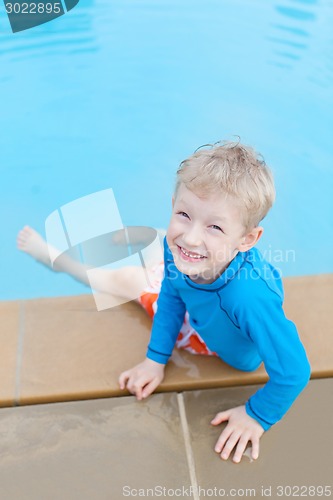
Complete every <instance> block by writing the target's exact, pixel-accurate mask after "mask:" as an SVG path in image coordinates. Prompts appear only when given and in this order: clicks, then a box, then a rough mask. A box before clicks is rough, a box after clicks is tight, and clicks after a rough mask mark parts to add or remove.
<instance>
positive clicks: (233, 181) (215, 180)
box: [175, 141, 275, 229]
mask: <svg viewBox="0 0 333 500" xmlns="http://www.w3.org/2000/svg"><path fill="white" fill-rule="evenodd" d="M206 146H210V147H209V149H201V148H203V147H206ZM201 148H199V149H197V150H196V151H195V152H194V153H193V155H192V156H190V157H189V158H187V159H186V160H184V161H182V163H181V164H180V166H179V168H178V170H177V180H176V186H175V197H176V195H177V191H178V188H179V186H180V184H181V183H184V184H185V186H186V187H187V189H190V190H191V191H192V192H194V193H195V194H197V195H198V196H200V197H203V198H205V197H207V196H209V195H212V194H216V193H221V194H224V195H229V196H231V197H233V198H234V199H235V200H236V201H237V203H238V204H239V208H240V211H241V216H242V222H243V225H244V227H245V228H246V229H252V228H254V227H256V226H257V225H258V224H259V222H260V221H261V220H262V219H263V218H264V217H265V216H266V215H267V213H268V211H269V209H270V208H271V207H272V205H273V203H274V200H275V188H274V181H273V175H272V173H271V171H270V170H269V168H268V167H267V165H266V163H265V161H264V159H263V158H262V157H261V156H259V155H258V154H257V153H256V152H255V151H254V149H252V148H251V147H249V146H244V145H243V144H241V143H239V142H238V143H236V142H228V141H224V142H218V143H215V144H213V145H211V144H206V145H205V146H201Z"/></svg>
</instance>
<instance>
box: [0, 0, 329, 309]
mask: <svg viewBox="0 0 333 500" xmlns="http://www.w3.org/2000/svg"><path fill="white" fill-rule="evenodd" d="M332 25H333V4H332V2H330V1H329V0H326V1H325V0H322V1H319V0H318V1H316V0H307V1H306V0H281V1H278V0H274V1H271V0H267V1H265V2H259V1H257V2H248V1H245V0H244V1H241V0H224V1H222V2H221V1H220V0H207V1H205V2H203V1H198V0H191V1H189V0H187V1H184V2H176V1H175V0H170V1H163V0H161V1H159V2H152V1H151V2H147V1H145V2H143V1H141V0H135V1H134V0H132V1H128V0H122V1H120V0H114V1H113V2H109V1H107V0H96V1H93V0H80V2H79V4H78V5H77V6H76V7H75V8H74V9H73V10H72V11H70V12H69V13H68V14H66V15H65V16H62V17H60V18H58V19H56V20H54V21H52V22H50V23H47V24H44V25H42V26H40V27H37V28H33V29H30V30H27V31H23V32H20V33H16V34H12V32H11V30H10V25H9V22H8V19H7V17H6V14H5V12H4V9H2V10H1V11H0V33H1V34H0V42H1V53H0V96H1V97H0V99H1V110H0V123H1V135H0V171H1V182H0V203H1V212H0V214H1V215H0V217H1V261H0V273H1V274H0V275H1V287H0V288H1V289H0V299H2V300H7V299H18V298H32V297H41V296H56V295H72V294H79V293H87V288H85V287H84V286H83V285H80V284H78V283H76V282H74V281H72V280H71V279H70V278H68V277H66V276H62V275H54V274H53V273H52V272H51V271H48V270H46V269H45V268H43V267H42V266H40V265H38V264H37V263H36V262H34V261H33V260H32V259H31V258H30V257H28V256H26V255H25V254H23V253H21V252H19V251H18V250H17V249H16V242H15V240H16V234H17V232H18V230H19V229H20V228H21V227H23V226H24V225H25V224H29V225H31V226H33V227H35V228H36V229H37V230H38V231H40V232H41V233H42V234H45V232H44V231H45V229H44V223H45V220H46V218H47V217H48V215H49V214H50V213H51V212H53V211H54V210H57V209H58V208H59V207H61V206H62V205H64V204H66V203H68V202H70V201H73V200H75V199H77V198H80V197H83V196H86V195H88V194H90V193H94V192H97V191H101V190H104V189H108V188H112V189H113V191H114V195H115V197H116V200H117V203H118V207H119V211H120V214H121V217H122V220H123V223H124V224H126V225H132V226H135V225H147V226H153V227H166V226H167V223H168V219H169V215H170V207H171V195H172V188H173V182H174V174H175V171H176V169H177V167H178V164H179V163H180V162H181V161H182V160H183V159H184V158H186V157H187V156H188V155H190V154H191V153H192V152H193V151H194V150H195V149H196V148H197V147H198V146H200V145H202V144H205V143H208V142H215V141H218V140H220V139H234V138H235V136H240V137H241V140H242V141H243V142H244V143H247V144H251V145H253V146H254V147H255V148H256V149H257V150H259V151H260V152H261V153H262V154H263V156H264V158H265V159H266V161H267V163H268V164H269V165H271V167H272V169H273V172H274V175H275V179H276V187H277V193H278V196H277V202H276V204H275V206H274V208H273V209H272V211H271V213H270V214H269V216H268V217H267V218H266V219H265V221H264V224H263V225H264V227H265V234H264V237H263V240H262V242H260V244H259V247H260V249H261V250H262V251H263V252H264V254H265V256H266V257H267V258H268V259H269V260H271V261H272V262H273V264H275V265H276V266H277V267H279V269H280V270H281V272H282V273H283V275H284V276H295V275H302V274H317V273H331V272H333V259H332V255H333V196H332V192H333V166H332V156H333V144H332V130H333V115H332V109H333V92H332V88H333V86H332V85H333V38H332V35H331V27H332Z"/></svg>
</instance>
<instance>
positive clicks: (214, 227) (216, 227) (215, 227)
mask: <svg viewBox="0 0 333 500" xmlns="http://www.w3.org/2000/svg"><path fill="white" fill-rule="evenodd" d="M210 227H212V228H213V229H217V230H218V231H221V232H222V233H224V231H223V229H221V228H220V226H217V225H216V224H213V225H212V226H210Z"/></svg>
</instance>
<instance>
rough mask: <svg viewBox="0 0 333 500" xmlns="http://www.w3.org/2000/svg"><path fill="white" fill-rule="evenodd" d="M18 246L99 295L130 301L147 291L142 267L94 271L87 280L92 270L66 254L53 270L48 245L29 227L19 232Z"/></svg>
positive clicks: (148, 273)
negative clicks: (140, 292) (105, 294)
mask: <svg viewBox="0 0 333 500" xmlns="http://www.w3.org/2000/svg"><path fill="white" fill-rule="evenodd" d="M17 246H18V248H19V249H20V250H22V251H24V252H26V253H27V254H29V255H31V257H33V258H34V259H36V260H37V261H38V262H40V263H42V264H44V265H45V266H47V267H49V268H50V269H51V270H53V271H56V272H63V273H67V274H69V275H70V276H72V278H74V279H76V280H78V281H80V282H81V283H83V284H85V285H87V286H90V287H91V288H93V289H94V290H96V291H99V292H102V293H108V294H111V295H114V296H116V297H122V298H125V299H126V298H127V299H128V300H132V299H133V296H135V294H136V291H137V290H142V289H144V288H145V287H147V275H148V279H149V275H150V270H147V274H146V272H145V271H144V270H143V269H142V268H141V267H135V266H130V267H125V268H122V269H116V270H113V269H98V268H95V269H94V272H93V273H92V274H90V275H89V278H88V274H87V271H89V270H91V269H92V268H91V267H90V266H87V265H85V264H82V263H81V262H78V261H76V260H74V259H72V258H71V257H70V256H69V255H67V254H63V255H61V256H60V257H58V258H57V259H56V261H55V265H54V266H52V265H51V261H50V257H49V247H48V244H47V243H46V241H45V240H44V239H43V237H42V236H41V235H40V234H39V233H37V231H35V230H34V229H32V228H30V227H29V226H25V227H24V228H23V229H22V230H21V231H20V232H19V234H18V236H17Z"/></svg>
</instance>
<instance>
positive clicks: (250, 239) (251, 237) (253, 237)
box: [238, 226, 264, 252]
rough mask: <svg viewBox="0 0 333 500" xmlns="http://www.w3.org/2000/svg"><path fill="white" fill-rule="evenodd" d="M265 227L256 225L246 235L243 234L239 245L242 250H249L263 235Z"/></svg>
mask: <svg viewBox="0 0 333 500" xmlns="http://www.w3.org/2000/svg"><path fill="white" fill-rule="evenodd" d="M263 232H264V228H263V227H261V226H258V227H254V228H253V229H252V230H251V231H249V232H248V233H247V234H246V235H245V236H243V238H242V241H241V243H240V245H239V247H238V250H239V251H240V252H247V251H248V250H250V248H252V247H254V245H256V244H257V243H258V241H259V240H260V238H261V237H262V235H263Z"/></svg>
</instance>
